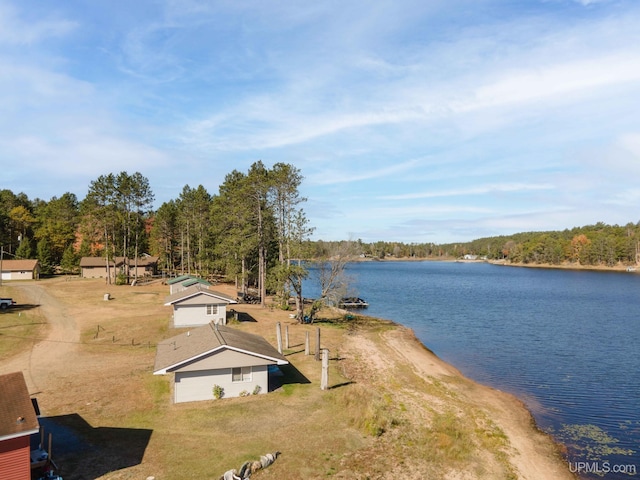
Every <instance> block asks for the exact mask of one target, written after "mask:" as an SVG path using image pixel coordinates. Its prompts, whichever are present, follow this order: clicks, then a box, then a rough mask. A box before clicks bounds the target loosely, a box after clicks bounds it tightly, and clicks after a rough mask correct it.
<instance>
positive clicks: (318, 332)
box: [316, 327, 320, 362]
mask: <svg viewBox="0 0 640 480" xmlns="http://www.w3.org/2000/svg"><path fill="white" fill-rule="evenodd" d="M319 361H320V327H318V328H317V329H316V362H319Z"/></svg>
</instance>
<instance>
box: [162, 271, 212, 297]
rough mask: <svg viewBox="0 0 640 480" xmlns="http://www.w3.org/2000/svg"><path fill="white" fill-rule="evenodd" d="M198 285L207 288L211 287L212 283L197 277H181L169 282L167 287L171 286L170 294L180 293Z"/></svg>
mask: <svg viewBox="0 0 640 480" xmlns="http://www.w3.org/2000/svg"><path fill="white" fill-rule="evenodd" d="M196 283H199V284H200V285H204V286H205V287H210V286H211V283H210V282H208V281H207V280H205V279H204V278H200V277H196V276H195V275H180V276H179V277H175V278H171V279H169V280H167V285H169V294H174V293H178V292H180V291H182V290H185V289H187V288H189V287H191V286H192V285H195V284H196Z"/></svg>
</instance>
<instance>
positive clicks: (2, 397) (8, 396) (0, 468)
mask: <svg viewBox="0 0 640 480" xmlns="http://www.w3.org/2000/svg"><path fill="white" fill-rule="evenodd" d="M39 430H40V426H39V424H38V417H37V416H36V412H35V409H34V407H33V403H32V402H31V398H30V397H29V390H28V389H27V384H26V382H25V380H24V375H23V374H22V372H17V373H9V374H6V375H0V478H1V479H2V480H31V457H30V454H31V448H30V436H31V435H33V434H34V433H38V431H39Z"/></svg>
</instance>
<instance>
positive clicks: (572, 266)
mask: <svg viewBox="0 0 640 480" xmlns="http://www.w3.org/2000/svg"><path fill="white" fill-rule="evenodd" d="M354 261H355V262H451V263H489V264H491V265H500V266H505V267H522V268H543V269H557V270H593V271H598V272H625V273H626V272H628V273H640V266H635V265H614V266H612V267H608V266H605V265H582V264H579V263H562V264H552V263H512V262H509V261H506V260H467V259H462V258H453V257H422V258H418V257H385V258H369V257H367V258H359V259H356V260H354ZM636 269H639V270H636Z"/></svg>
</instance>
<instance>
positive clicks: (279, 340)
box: [276, 322, 282, 354]
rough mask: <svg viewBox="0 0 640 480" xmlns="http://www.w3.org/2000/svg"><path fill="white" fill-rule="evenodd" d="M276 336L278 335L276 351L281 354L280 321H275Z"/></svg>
mask: <svg viewBox="0 0 640 480" xmlns="http://www.w3.org/2000/svg"><path fill="white" fill-rule="evenodd" d="M276 336H277V337H278V352H279V353H280V354H282V329H281V328H280V322H278V323H276Z"/></svg>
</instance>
